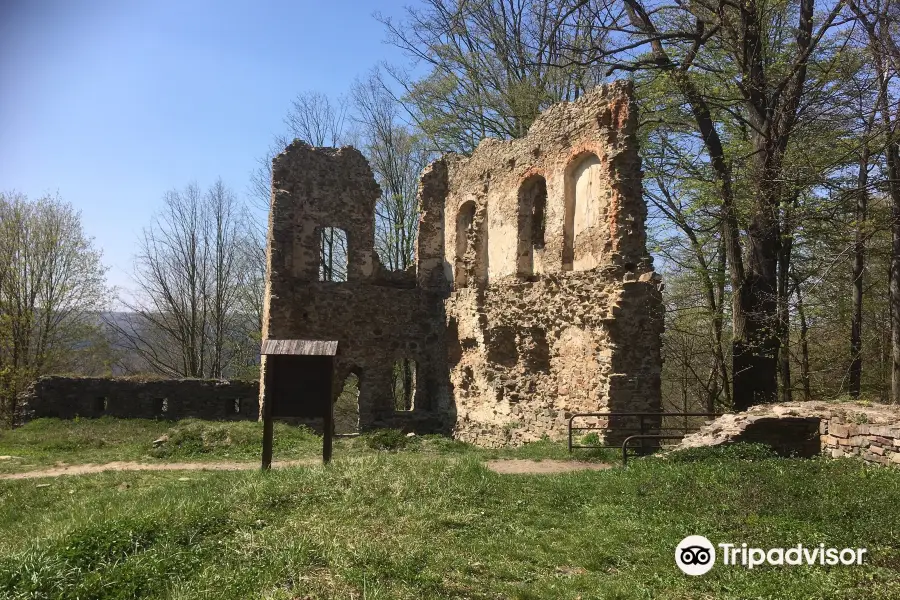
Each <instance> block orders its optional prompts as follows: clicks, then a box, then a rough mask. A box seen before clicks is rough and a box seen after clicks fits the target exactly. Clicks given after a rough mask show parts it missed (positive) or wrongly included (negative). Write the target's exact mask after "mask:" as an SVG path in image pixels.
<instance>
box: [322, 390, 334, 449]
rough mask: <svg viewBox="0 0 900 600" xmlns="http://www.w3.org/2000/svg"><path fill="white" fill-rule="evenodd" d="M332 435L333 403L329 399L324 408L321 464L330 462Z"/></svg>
mask: <svg viewBox="0 0 900 600" xmlns="http://www.w3.org/2000/svg"><path fill="white" fill-rule="evenodd" d="M333 434H334V403H333V402H332V401H331V398H329V399H328V402H327V407H326V408H325V424H324V427H323V431H322V462H323V463H324V464H328V463H330V462H331V442H332V435H333Z"/></svg>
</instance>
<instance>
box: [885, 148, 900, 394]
mask: <svg viewBox="0 0 900 600" xmlns="http://www.w3.org/2000/svg"><path fill="white" fill-rule="evenodd" d="M887 155H888V172H889V173H890V177H891V185H890V190H891V281H890V298H891V403H892V404H900V144H898V142H896V141H895V142H893V143H891V144H890V145H889V146H888V148H887Z"/></svg>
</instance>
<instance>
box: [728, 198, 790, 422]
mask: <svg viewBox="0 0 900 600" xmlns="http://www.w3.org/2000/svg"><path fill="white" fill-rule="evenodd" d="M756 202H757V204H758V205H759V206H760V210H759V211H758V212H757V214H756V215H754V216H753V218H752V219H751V222H750V227H749V228H748V235H747V239H748V241H749V253H748V257H747V265H746V277H745V280H744V282H743V286H741V287H740V289H739V290H737V291H736V293H737V294H738V301H739V305H740V306H739V308H740V312H741V313H742V314H743V316H744V319H743V321H744V322H743V325H744V327H743V330H741V329H738V328H736V329H735V332H734V342H733V352H734V356H733V365H734V367H733V373H732V381H733V382H734V410H735V411H742V410H747V409H748V408H750V407H751V406H754V405H756V404H768V403H772V402H775V399H776V398H777V396H778V375H777V374H778V346H779V339H778V307H777V304H778V302H777V292H778V290H777V277H776V270H777V265H778V254H779V246H780V244H779V242H780V240H779V226H778V220H777V218H775V214H774V213H775V210H773V207H772V203H771V202H770V201H768V200H767V199H762V198H761V199H758V200H756ZM775 207H776V208H777V204H776V205H775Z"/></svg>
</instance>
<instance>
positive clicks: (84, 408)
mask: <svg viewBox="0 0 900 600" xmlns="http://www.w3.org/2000/svg"><path fill="white" fill-rule="evenodd" d="M258 395H259V384H258V383H257V382H255V381H219V380H210V379H150V380H145V379H138V378H128V377H58V376H50V377H42V378H40V379H38V380H37V381H36V382H35V383H34V384H32V385H31V387H29V388H28V390H26V391H25V393H24V394H23V395H22V400H23V402H24V405H23V407H22V410H23V413H24V416H25V418H26V419H33V418H40V417H56V418H61V419H71V418H74V417H76V416H79V417H102V416H111V417H119V418H132V419H157V418H165V419H183V418H187V417H194V418H198V419H210V420H254V421H255V420H256V419H257V418H258V416H259V403H258V401H257V398H258Z"/></svg>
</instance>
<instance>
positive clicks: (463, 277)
mask: <svg viewBox="0 0 900 600" xmlns="http://www.w3.org/2000/svg"><path fill="white" fill-rule="evenodd" d="M474 243H475V202H474V201H473V200H468V201H467V202H464V203H463V205H462V206H460V207H459V212H458V213H457V215H456V264H455V265H454V269H455V276H454V283H455V285H456V287H466V284H467V283H468V275H467V272H466V271H467V263H466V261H467V256H468V257H470V258H474V257H472V256H471V255H472V254H473V252H474Z"/></svg>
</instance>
